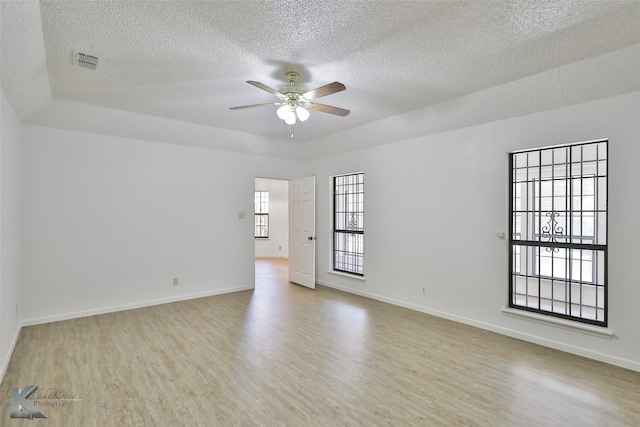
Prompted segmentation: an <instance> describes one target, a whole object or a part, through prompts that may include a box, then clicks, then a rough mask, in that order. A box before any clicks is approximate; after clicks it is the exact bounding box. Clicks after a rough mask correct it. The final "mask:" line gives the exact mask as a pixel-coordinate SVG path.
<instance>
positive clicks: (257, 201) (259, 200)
mask: <svg viewBox="0 0 640 427" xmlns="http://www.w3.org/2000/svg"><path fill="white" fill-rule="evenodd" d="M265 195H266V196H265ZM253 202H254V222H253V224H254V228H253V237H254V238H255V239H268V238H269V233H270V231H271V230H270V226H269V192H268V191H262V190H256V191H255V192H254V199H253ZM263 207H264V211H263ZM262 229H266V235H263V234H262V232H261V231H260V230H262Z"/></svg>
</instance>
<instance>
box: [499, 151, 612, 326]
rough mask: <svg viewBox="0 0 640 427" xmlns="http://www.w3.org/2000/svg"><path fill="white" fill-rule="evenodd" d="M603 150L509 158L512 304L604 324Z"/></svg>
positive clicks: (525, 153)
mask: <svg viewBox="0 0 640 427" xmlns="http://www.w3.org/2000/svg"><path fill="white" fill-rule="evenodd" d="M607 151H608V141H606V140H601V141H593V142H586V143H580V144H571V145H564V146H557V147H548V148H542V149H535V150H526V151H518V152H514V153H512V154H511V156H510V170H511V186H510V199H511V204H510V205H511V208H510V218H511V220H510V233H509V236H510V246H511V256H510V262H509V265H510V271H511V273H510V276H509V277H510V278H509V306H510V307H512V308H518V309H523V310H527V311H533V312H537V313H542V314H548V315H551V316H556V317H561V318H565V319H570V320H576V321H579V322H584V323H590V324H595V325H599V326H606V325H607Z"/></svg>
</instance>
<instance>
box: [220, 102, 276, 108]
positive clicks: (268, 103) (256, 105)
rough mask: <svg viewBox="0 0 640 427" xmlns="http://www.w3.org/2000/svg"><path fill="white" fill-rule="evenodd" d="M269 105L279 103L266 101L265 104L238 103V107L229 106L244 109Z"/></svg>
mask: <svg viewBox="0 0 640 427" xmlns="http://www.w3.org/2000/svg"><path fill="white" fill-rule="evenodd" d="M270 105H280V103H278V102H267V103H265V104H251V105H240V106H238V107H231V108H229V109H230V110H244V109H245V108H255V107H268V106H270Z"/></svg>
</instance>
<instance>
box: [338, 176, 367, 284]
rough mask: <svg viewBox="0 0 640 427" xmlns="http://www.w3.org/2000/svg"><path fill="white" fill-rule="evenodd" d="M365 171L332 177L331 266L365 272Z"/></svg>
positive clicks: (353, 272)
mask: <svg viewBox="0 0 640 427" xmlns="http://www.w3.org/2000/svg"><path fill="white" fill-rule="evenodd" d="M363 262H364V173H355V174H350V175H341V176H335V177H333V269H334V270H335V271H340V272H344V273H350V274H355V275H358V276H363V275H364V264H363Z"/></svg>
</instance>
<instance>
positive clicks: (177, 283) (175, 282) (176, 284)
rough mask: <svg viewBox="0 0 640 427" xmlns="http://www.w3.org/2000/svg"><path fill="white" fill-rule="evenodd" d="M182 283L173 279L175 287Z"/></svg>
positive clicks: (175, 278)
mask: <svg viewBox="0 0 640 427" xmlns="http://www.w3.org/2000/svg"><path fill="white" fill-rule="evenodd" d="M179 284H180V283H179V282H178V278H177V277H174V278H173V286H178V285H179Z"/></svg>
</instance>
